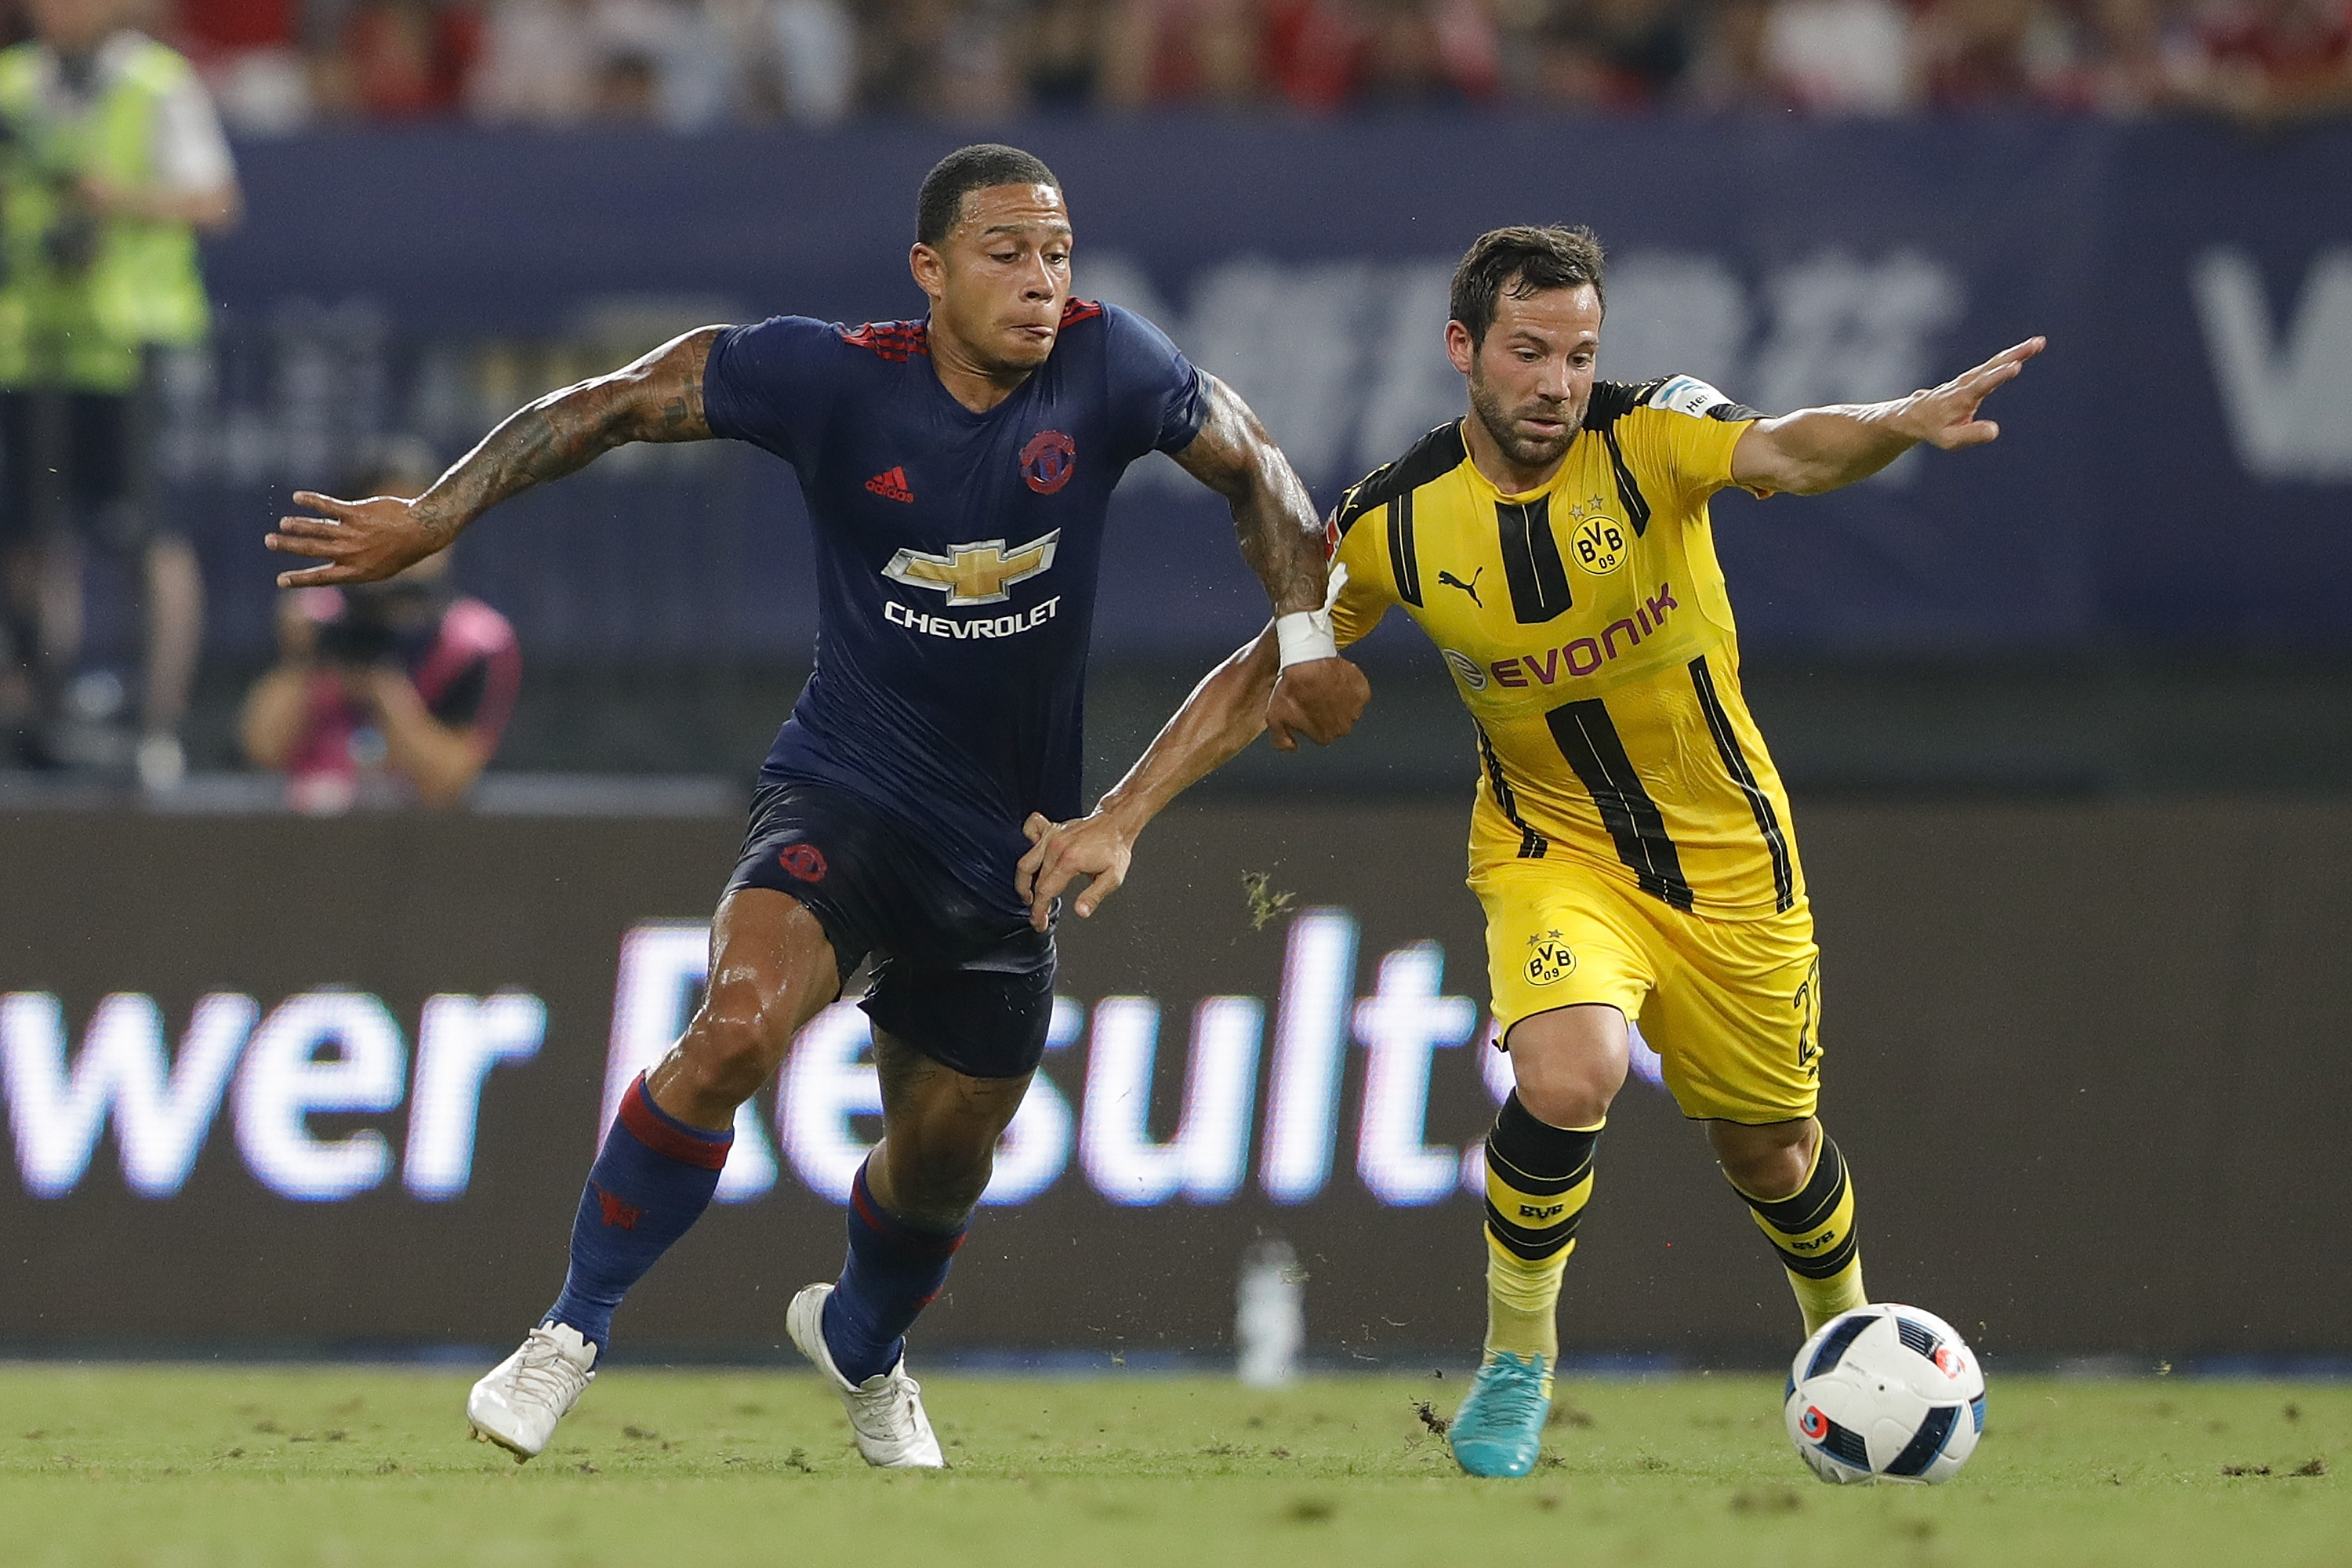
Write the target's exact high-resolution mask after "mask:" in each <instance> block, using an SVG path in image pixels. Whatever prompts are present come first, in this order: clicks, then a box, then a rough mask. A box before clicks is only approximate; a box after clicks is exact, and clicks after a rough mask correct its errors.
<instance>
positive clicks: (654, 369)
mask: <svg viewBox="0 0 2352 1568" xmlns="http://www.w3.org/2000/svg"><path fill="white" fill-rule="evenodd" d="M722 331H726V329H725V328H723V327H700V328H697V329H696V330H695V331H690V332H688V333H687V334H686V335H685V336H683V337H680V338H675V339H672V340H671V341H670V342H667V343H664V344H663V345H662V346H661V347H660V348H657V349H656V350H655V351H654V352H653V353H649V354H647V355H646V356H645V357H644V358H643V359H640V360H637V361H636V362H635V363H631V364H627V365H624V366H623V367H622V368H621V369H619V370H616V371H614V372H613V373H612V374H610V375H600V376H597V377H595V378H594V379H593V380H589V381H583V382H582V383H580V384H578V385H577V386H567V387H564V388H562V390H561V391H557V392H551V393H549V394H548V395H546V396H544V397H542V398H541V399H540V400H539V401H538V402H536V403H533V404H530V405H527V406H525V407H523V408H521V409H520V410H518V411H517V412H516V413H515V414H513V415H511V416H509V417H508V419H507V420H506V422H505V423H504V424H501V425H500V426H499V427H498V428H497V429H495V430H493V431H491V432H490V433H489V434H488V436H485V437H482V441H481V444H480V445H479V446H478V447H475V448H474V449H473V450H472V451H470V452H468V453H467V454H466V455H465V456H464V457H463V458H458V459H457V464H456V466H455V467H453V468H450V470H449V471H448V472H447V473H446V474H443V475H442V476H441V477H440V478H439V479H436V480H435V481H434V482H433V488H432V489H428V490H426V491H425V493H424V494H423V495H421V496H418V497H417V498H416V499H415V500H399V499H397V498H395V497H392V496H373V497H370V498H368V499H367V500H336V499H335V498H334V497H332V496H325V495H320V494H319V493H317V492H316V491H314V490H297V491H295V492H294V504H295V505H297V506H301V507H308V508H310V510H312V511H314V512H318V513H320V514H322V515H320V516H317V517H310V516H299V517H286V518H280V519H279V520H278V531H277V532H275V533H273V534H271V535H270V536H269V540H268V544H269V548H270V549H272V550H277V551H282V552H285V553H286V554H289V555H307V556H310V557H313V558H314V559H317V560H320V561H322V562H324V563H325V564H324V565H320V566H312V567H309V568H306V569H304V570H302V571H298V572H281V573H279V574H278V586H279V587H281V588H300V587H308V586H310V585H311V584H333V583H373V582H376V581H378V580H379V579H382V578H385V577H389V576H391V575H392V574H394V573H395V572H398V571H400V570H402V569H403V568H404V567H406V566H409V565H411V564H413V563H415V562H418V561H421V560H423V559H424V558H425V557H426V556H427V555H430V554H432V553H434V552H436V551H439V550H446V549H447V548H448V546H449V543H450V542H451V541H452V540H454V539H456V538H457V535H458V534H459V533H461V532H463V531H465V529H466V526H467V524H468V523H470V522H472V521H474V520H475V519H476V518H478V517H479V516H481V515H482V513H484V512H486V511H488V510H490V508H492V507H494V506H496V505H498V504H499V502H500V501H502V500H506V499H507V497H509V496H510V495H514V494H516V493H518V492H520V491H522V490H527V489H530V487H531V486H533V485H536V484H543V483H545V482H546V481H547V480H549V479H562V477H563V476H564V475H566V474H568V473H570V472H572V470H573V469H574V468H584V467H585V466H587V464H588V463H590V462H591V461H593V459H594V458H597V457H598V456H599V455H600V454H603V453H605V452H609V451H611V450H612V449H613V448H614V447H625V446H627V445H628V444H629V443H630V442H632V441H707V440H709V438H710V425H709V421H708V420H706V419H705V418H704V417H703V413H702V369H703V365H704V364H705V363H706V362H708V361H709V357H710V345H711V343H712V342H715V341H716V340H717V338H718V336H719V333H720V332H722Z"/></svg>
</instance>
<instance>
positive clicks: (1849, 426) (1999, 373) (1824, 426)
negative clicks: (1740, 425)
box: [1731, 338, 2049, 496]
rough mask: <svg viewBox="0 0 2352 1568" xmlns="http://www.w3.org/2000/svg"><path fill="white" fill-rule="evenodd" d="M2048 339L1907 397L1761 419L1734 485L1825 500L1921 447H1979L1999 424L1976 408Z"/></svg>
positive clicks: (1738, 451)
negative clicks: (1827, 494) (1828, 494)
mask: <svg viewBox="0 0 2352 1568" xmlns="http://www.w3.org/2000/svg"><path fill="white" fill-rule="evenodd" d="M2048 341H2049V340H2048V339H2046V338H2028V339H2026V340H2025V341H2024V342H2021V343H2020V344H2018V345H2017V346H2016V347H2015V348H2012V349H2004V350H2002V351H2001V352H2000V353H1997V354H1995V355H1993V357H1992V358H1990V359H1989V360H1987V361H1985V362H1984V363H1982V364H1980V365H1979V366H1977V367H1976V369H1974V370H1971V371H1968V372H1965V373H1964V374H1960V375H1957V376H1955V377H1953V378H1952V379H1951V380H1949V381H1948V382H1946V383H1944V384H1943V385H1941V386H1931V387H1928V388H1927V389H1926V390H1924V391H1921V392H1915V393H1913V394H1912V395H1910V396H1908V397H1897V398H1893V399H1890V400H1889V401H1887V402H1885V403H1859V404H1845V405H1840V406H1837V407H1833V408H1800V409H1798V410H1797V411H1796V412H1795V413H1794V414H1783V415H1781V416H1780V417H1779V418H1777V419H1759V420H1758V421H1757V422H1756V423H1755V424H1753V425H1750V426H1748V431H1747V433H1746V434H1745V435H1743V436H1741V437H1739V444H1738V446H1736V447H1732V449H1731V478H1732V481H1733V482H1734V483H1735V484H1741V485H1748V486H1752V487H1754V488H1756V489H1764V490H1786V491H1788V492H1789V493H1790V494H1791V495H1801V496H1810V495H1819V494H1821V493H1822V491H1823V490H1833V489H1837V488H1838V487H1839V486H1841V485H1850V484H1852V483H1853V482H1854V481H1855V480H1856V479H1868V478H1869V477H1870V476H1871V475H1873V474H1874V473H1876V472H1878V470H1879V469H1881V468H1885V467H1886V465H1887V464H1889V463H1891V462H1893V461H1894V460H1895V458H1899V457H1901V456H1902V455H1903V454H1904V453H1906V452H1907V451H1909V450H1910V449H1911V448H1912V447H1916V446H1917V445H1918V444H1919V443H1920V442H1922V441H1925V442H1927V444H1928V445H1930V446H1934V447H1942V448H1943V449H1944V450H1945V451H1948V452H1950V451H1957V450H1958V449H1959V448H1960V447H1981V446H1983V445H1984V444H1985V443H1986V442H1988V441H1990V440H1992V439H1993V438H1995V437H1998V436H1999V435H2000V426H1998V425H1996V424H1994V423H1993V422H1992V421H1991V420H1990V419H1979V418H1978V417H1977V409H1978V406H1979V405H1980V404H1982V403H1983V402H1984V400H1985V399H1986V397H1988V396H1989V395H1991V393H1992V392H1993V390H1994V389H1995V388H1996V387H1999V386H2001V385H2003V384H2007V383H2009V382H2011V381H2013V380H2015V379H2016V377H2017V374H2018V373H2019V372H2020V371H2021V370H2023V369H2024V368H2025V362H2026V361H2027V360H2030V359H2032V357H2033V356H2034V355H2035V354H2038V353H2041V352H2042V347H2043V345H2044V344H2045V343H2047V342H2048Z"/></svg>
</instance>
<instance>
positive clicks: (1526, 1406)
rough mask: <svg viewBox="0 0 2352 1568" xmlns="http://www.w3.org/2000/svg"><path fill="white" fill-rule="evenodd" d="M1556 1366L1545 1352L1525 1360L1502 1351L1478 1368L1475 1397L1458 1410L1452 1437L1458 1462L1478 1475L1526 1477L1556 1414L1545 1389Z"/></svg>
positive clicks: (1472, 1386) (1472, 1389) (1449, 1432)
mask: <svg viewBox="0 0 2352 1568" xmlns="http://www.w3.org/2000/svg"><path fill="white" fill-rule="evenodd" d="M1550 1370H1551V1369H1550V1368H1549V1367H1547V1366H1546V1365H1544V1358H1543V1357H1542V1356H1540V1355H1538V1356H1531V1357H1529V1358H1528V1359H1527V1360H1525V1361H1522V1360H1520V1359H1519V1358H1518V1357H1517V1355H1514V1354H1513V1353H1512V1352H1509V1351H1496V1352H1495V1354H1494V1357H1493V1359H1491V1360H1489V1361H1488V1362H1487V1363H1486V1365H1484V1366H1482V1367H1480V1368H1479V1369H1478V1375H1477V1377H1476V1378H1475V1380H1474V1381H1473V1382H1472V1383H1471V1384H1470V1394H1469V1397H1468V1398H1466V1399H1465V1400H1463V1402H1462V1408H1461V1409H1460V1410H1457V1411H1455V1412H1454V1425H1453V1426H1451V1427H1449V1428H1448V1429H1447V1431H1446V1439H1447V1440H1448V1441H1449V1442H1451V1443H1452V1444H1453V1445H1454V1463H1455V1464H1457V1465H1460V1466H1461V1467H1462V1468H1464V1469H1465V1470H1466V1471H1468V1472H1469V1473H1470V1474H1472V1475H1474V1476H1490V1477H1497V1478H1504V1477H1516V1476H1524V1475H1526V1474H1527V1473H1528V1471H1529V1470H1532V1469H1534V1468H1536V1458H1537V1457H1538V1455H1540V1454H1541V1453H1542V1452H1543V1429H1544V1420H1545V1418H1546V1417H1547V1416H1549V1415H1550V1414H1551V1395H1550V1394H1548V1393H1546V1392H1545V1384H1546V1383H1547V1382H1548V1374H1549V1372H1550Z"/></svg>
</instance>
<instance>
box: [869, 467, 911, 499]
mask: <svg viewBox="0 0 2352 1568" xmlns="http://www.w3.org/2000/svg"><path fill="white" fill-rule="evenodd" d="M866 489H869V490H872V491H873V492H874V493H875V494H876V495H877V496H880V497H881V498H882V499H883V500H907V501H910V500H914V499H915V492H914V491H912V490H910V489H908V488H907V470H906V469H904V468H893V469H891V470H890V471H889V472H888V473H887V474H877V475H875V476H874V477H873V478H872V479H868V480H866Z"/></svg>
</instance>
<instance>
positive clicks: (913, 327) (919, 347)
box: [841, 321, 931, 364]
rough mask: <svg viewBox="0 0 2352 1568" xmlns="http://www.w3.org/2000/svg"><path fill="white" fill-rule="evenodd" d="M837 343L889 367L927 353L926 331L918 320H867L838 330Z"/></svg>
mask: <svg viewBox="0 0 2352 1568" xmlns="http://www.w3.org/2000/svg"><path fill="white" fill-rule="evenodd" d="M841 341H842V342H845V343H855V344H856V345H857V346H858V347H859V348H861V349H864V350H866V352H867V353H872V354H876V355H878V356H879V357H881V358H883V359H886V360H888V361H889V362H890V363H892V364H903V363H906V361H907V360H908V358H910V357H911V356H913V355H915V354H922V355H924V356H925V357H929V354H930V352H931V332H930V328H929V326H927V325H925V324H924V323H923V322H921V321H868V322H866V324H865V325H864V326H862V327H856V328H851V329H849V330H847V331H842V333H841Z"/></svg>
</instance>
